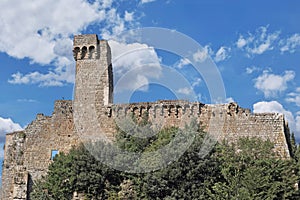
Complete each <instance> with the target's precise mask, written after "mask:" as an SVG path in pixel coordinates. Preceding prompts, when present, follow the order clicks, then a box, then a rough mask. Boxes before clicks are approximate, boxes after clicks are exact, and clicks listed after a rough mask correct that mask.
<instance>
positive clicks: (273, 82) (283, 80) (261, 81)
mask: <svg viewBox="0 0 300 200" xmlns="http://www.w3.org/2000/svg"><path fill="white" fill-rule="evenodd" d="M294 78H295V72H294V71H285V72H284V74H283V75H276V74H272V73H270V72H269V71H268V70H265V71H263V73H262V74H261V75H260V76H259V77H257V78H256V79H254V81H255V84H254V87H255V88H257V89H258V90H260V91H262V92H263V93H264V95H265V97H267V98H269V97H275V96H277V95H278V94H279V93H280V92H283V91H285V90H286V89H287V83H288V82H289V81H292V80H293V79H294Z"/></svg>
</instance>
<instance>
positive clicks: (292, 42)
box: [280, 33, 300, 53]
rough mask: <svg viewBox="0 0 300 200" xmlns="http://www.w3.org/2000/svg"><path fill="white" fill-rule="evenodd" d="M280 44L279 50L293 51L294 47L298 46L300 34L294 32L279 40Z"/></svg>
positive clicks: (299, 44)
mask: <svg viewBox="0 0 300 200" xmlns="http://www.w3.org/2000/svg"><path fill="white" fill-rule="evenodd" d="M281 45H282V46H281V48H280V51H281V52H282V53H284V52H286V51H289V52H290V53H294V52H295V51H296V48H297V47H299V46H300V34H298V33H296V34H294V35H292V36H291V37H289V38H287V39H285V40H281Z"/></svg>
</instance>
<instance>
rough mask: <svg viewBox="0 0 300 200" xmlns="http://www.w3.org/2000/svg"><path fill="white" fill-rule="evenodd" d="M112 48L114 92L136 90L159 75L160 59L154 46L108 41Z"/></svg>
mask: <svg viewBox="0 0 300 200" xmlns="http://www.w3.org/2000/svg"><path fill="white" fill-rule="evenodd" d="M109 44H110V46H111V50H112V62H113V66H114V79H115V83H116V84H115V85H116V92H122V91H124V90H136V89H138V88H142V89H143V90H145V89H147V87H143V86H145V85H147V84H148V83H149V79H152V78H153V79H158V78H159V77H160V75H161V70H162V68H161V66H160V59H159V57H158V56H157V54H156V52H155V50H154V48H152V47H149V46H148V45H146V44H140V43H132V44H126V43H120V42H117V41H109Z"/></svg>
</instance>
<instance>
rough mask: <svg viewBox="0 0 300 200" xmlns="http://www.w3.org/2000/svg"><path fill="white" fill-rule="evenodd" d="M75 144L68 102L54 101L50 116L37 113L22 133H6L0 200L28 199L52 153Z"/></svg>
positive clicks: (66, 149) (45, 171) (45, 168)
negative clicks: (0, 199)
mask: <svg viewBox="0 0 300 200" xmlns="http://www.w3.org/2000/svg"><path fill="white" fill-rule="evenodd" d="M78 143H80V142H79V137H78V135H77V134H76V133H75V132H74V123H73V110H72V101H66V100H59V101H56V102H55V106H54V112H53V114H52V116H50V117H49V116H44V115H43V114H38V115H37V117H36V119H35V120H34V121H33V122H32V123H31V124H30V125H28V127H27V128H26V129H25V130H24V131H22V132H15V133H11V134H8V135H7V136H6V144H5V158H4V167H3V175H2V182H3V197H2V198H3V199H5V200H10V199H14V200H16V199H26V198H29V196H28V193H29V192H30V191H31V187H32V184H33V182H34V181H35V180H37V179H39V178H41V177H42V176H43V175H46V173H47V169H48V166H49V164H50V163H51V162H52V160H51V154H52V151H53V150H57V151H58V152H68V151H69V150H70V148H71V147H72V146H74V145H77V144H78ZM22 177H23V178H22ZM21 180H22V181H21ZM21 191H22V192H21ZM21 194H22V195H21ZM21 197H22V198H21Z"/></svg>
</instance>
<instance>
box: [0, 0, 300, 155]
mask: <svg viewBox="0 0 300 200" xmlns="http://www.w3.org/2000/svg"><path fill="white" fill-rule="evenodd" d="M0 7H1V8H2V11H1V14H0V27H1V29H0V61H1V62H0V91H1V95H0V139H1V141H0V142H1V143H2V144H3V142H4V135H5V133H7V132H11V131H14V130H19V129H22V128H24V127H26V125H27V124H29V123H30V122H31V121H32V120H34V118H35V115H36V114H37V113H44V114H46V115H51V113H52V111H53V103H54V100H56V99H72V95H73V83H74V60H73V56H72V39H73V36H74V35H75V34H85V33H95V34H97V35H98V37H99V38H103V39H108V40H109V43H110V45H111V48H112V53H113V58H117V57H118V56H119V55H121V54H122V53H124V52H130V51H133V50H134V49H141V48H142V49H144V50H139V51H136V53H130V54H128V55H127V56H125V58H126V59H124V56H123V59H119V60H117V61H114V63H113V64H114V72H115V75H116V80H115V81H118V78H120V77H121V76H122V74H124V73H126V72H128V71H130V70H131V68H132V66H135V65H138V64H140V63H143V64H144V65H149V68H148V69H147V70H146V71H145V69H141V70H136V76H134V77H132V78H131V79H130V80H129V79H128V80H126V81H125V82H124V84H121V85H120V86H119V88H117V89H118V90H119V92H116V94H115V99H116V101H117V102H122V100H121V99H122V98H121V97H122V92H123V91H126V90H131V91H133V90H134V89H136V88H139V89H138V90H136V91H135V92H134V93H133V95H132V96H131V98H130V101H152V100H157V99H174V98H178V94H182V95H183V97H184V95H186V98H187V99H190V100H195V99H191V98H189V97H190V96H189V95H190V94H191V93H192V94H195V95H194V96H195V97H196V99H197V100H199V101H201V102H204V103H210V99H209V93H208V91H207V86H206V83H205V81H204V79H203V77H201V76H200V75H199V74H197V73H195V70H194V69H193V66H191V64H190V61H189V60H187V59H185V58H182V57H180V56H178V55H173V54H171V53H170V52H166V51H162V50H158V49H155V48H152V47H151V46H148V45H147V44H139V43H134V44H130V43H128V42H124V41H114V40H117V39H118V34H120V33H122V32H123V31H128V30H131V29H136V28H143V27H162V28H167V29H170V30H175V31H178V32H181V33H183V34H185V35H187V36H189V37H190V38H192V39H194V40H195V41H196V42H198V43H199V44H200V45H201V46H202V47H203V48H202V49H201V51H199V52H198V54H195V55H194V56H195V57H194V58H197V59H198V60H199V59H206V58H209V57H210V58H211V59H212V60H213V61H214V62H215V64H216V66H217V69H218V70H219V72H220V74H221V76H222V79H223V82H224V86H225V89H226V97H227V99H226V102H230V101H236V102H238V104H239V105H240V106H242V107H245V108H250V109H251V110H252V111H255V112H282V113H284V114H285V116H286V118H287V120H288V122H289V125H290V127H291V128H292V131H293V132H295V134H296V136H297V138H300V78H299V77H300V21H299V19H300V12H299V10H300V2H299V1H296V0H287V1H279V0H275V1H274V0H273V1H271V0H265V1H258V0H252V1H225V0H219V1H216V0H209V1H208V0H186V1H183V0H166V1H163V0H127V1H125V0H119V1H116V0H86V1H85V0H57V1H50V0H33V1H20V0H4V1H1V2H0ZM180 45H181V44H180V43H178V46H179V47H180ZM162 65H164V66H167V67H169V68H170V69H174V70H176V72H177V73H180V74H182V75H183V76H184V77H185V78H186V80H188V81H189V85H188V86H186V87H182V88H177V89H176V91H175V92H176V94H174V91H170V89H169V88H168V87H162V86H160V85H159V84H154V83H159V82H160V80H161V79H162V78H163V77H165V76H166V75H167V74H168V73H169V72H166V71H164V70H163V69H165V68H166V67H165V68H162V67H161V66H162ZM164 73H167V74H164ZM123 103H126V102H123ZM1 157H2V156H1Z"/></svg>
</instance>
